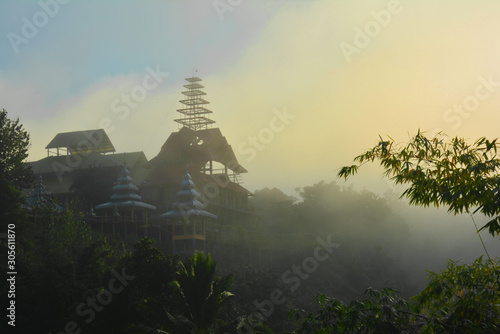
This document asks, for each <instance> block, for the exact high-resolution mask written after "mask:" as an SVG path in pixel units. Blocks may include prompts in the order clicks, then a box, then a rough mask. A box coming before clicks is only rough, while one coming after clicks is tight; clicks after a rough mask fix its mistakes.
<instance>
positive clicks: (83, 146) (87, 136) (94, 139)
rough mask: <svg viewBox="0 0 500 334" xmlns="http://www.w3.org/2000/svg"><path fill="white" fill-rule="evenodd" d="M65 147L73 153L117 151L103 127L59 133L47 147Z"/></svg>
mask: <svg viewBox="0 0 500 334" xmlns="http://www.w3.org/2000/svg"><path fill="white" fill-rule="evenodd" d="M60 147H64V148H66V149H67V150H68V152H70V153H71V154H88V153H90V152H99V153H107V152H115V148H114V146H113V144H112V143H111V140H109V137H108V135H107V134H106V132H105V131H104V130H103V129H97V130H85V131H73V132H63V133H58V134H57V135H56V136H55V137H54V139H52V141H51V142H50V143H49V144H48V145H47V146H46V147H45V148H46V149H50V148H60Z"/></svg>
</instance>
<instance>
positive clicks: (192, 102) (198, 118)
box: [175, 76, 215, 131]
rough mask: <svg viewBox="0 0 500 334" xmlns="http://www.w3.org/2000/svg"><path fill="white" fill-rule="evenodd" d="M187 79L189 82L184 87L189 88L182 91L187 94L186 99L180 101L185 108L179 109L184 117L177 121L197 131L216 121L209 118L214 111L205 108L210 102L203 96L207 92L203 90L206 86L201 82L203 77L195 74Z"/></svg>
mask: <svg viewBox="0 0 500 334" xmlns="http://www.w3.org/2000/svg"><path fill="white" fill-rule="evenodd" d="M186 81H187V82H188V84H187V85H184V87H185V88H187V89H188V90H187V91H184V92H182V94H183V95H184V96H186V99H184V100H180V101H179V102H180V103H182V104H183V105H184V106H185V108H181V109H177V111H178V112H179V113H180V114H181V115H182V117H181V118H178V119H176V120H175V121H176V122H177V123H179V124H181V125H183V126H185V127H187V128H190V129H192V130H195V131H197V130H204V129H207V128H208V126H209V125H212V124H213V123H215V121H213V120H211V119H210V118H208V115H210V114H211V113H212V111H210V110H208V109H207V108H205V105H207V104H208V103H209V102H208V101H207V100H205V99H203V98H202V97H203V96H204V95H207V94H206V93H205V92H203V91H202V90H201V89H202V88H204V86H203V85H202V84H200V81H201V79H200V78H198V77H194V76H193V77H191V78H186Z"/></svg>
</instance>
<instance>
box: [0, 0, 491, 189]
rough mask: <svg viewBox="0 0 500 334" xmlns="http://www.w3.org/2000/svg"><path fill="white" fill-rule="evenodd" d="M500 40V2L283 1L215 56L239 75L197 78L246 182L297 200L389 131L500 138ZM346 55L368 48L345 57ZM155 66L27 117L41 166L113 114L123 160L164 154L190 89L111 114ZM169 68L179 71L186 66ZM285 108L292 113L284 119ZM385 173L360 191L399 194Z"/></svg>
mask: <svg viewBox="0 0 500 334" xmlns="http://www.w3.org/2000/svg"><path fill="white" fill-rule="evenodd" d="M242 6H243V5H242ZM248 6H250V5H248ZM247 9H248V10H250V9H249V8H246V7H241V8H234V11H233V12H231V15H234V16H233V17H228V18H227V20H224V22H222V23H221V22H218V23H217V24H227V25H228V26H224V28H226V29H230V27H231V25H230V24H231V21H230V20H231V19H233V20H237V19H238V17H239V16H242V17H243V16H245V15H247V14H248V13H246V12H245V11H246V10H247ZM251 9H253V11H252V14H253V15H256V14H255V13H258V12H259V10H258V6H254V7H251ZM211 10H213V9H211ZM262 10H263V11H264V9H262ZM266 10H267V9H266ZM391 11H392V13H391ZM387 13H390V15H389V16H387ZM212 14H213V13H212ZM227 14H228V15H229V13H227ZM207 15H208V14H207ZM377 17H378V20H379V21H377V19H376V18H377ZM221 29H222V28H221ZM247 29H252V26H251V24H249V26H248V27H247ZM367 29H368V30H367ZM370 29H371V30H370ZM360 31H361V32H362V34H367V35H365V36H364V37H363V36H360V35H359V32H360ZM498 32H500V1H474V2H473V1H404V0H401V1H359V2H358V1H356V2H354V1H351V2H348V1H309V2H307V3H294V4H293V5H292V4H290V5H286V4H283V5H281V6H280V7H279V9H277V10H275V11H274V12H273V13H272V15H270V16H269V17H268V18H267V19H266V21H265V23H264V24H262V25H261V26H260V30H259V31H258V32H256V33H255V34H254V35H253V36H252V37H251V38H248V40H247V41H246V44H245V45H244V46H243V47H241V52H239V54H238V55H237V56H234V55H227V54H225V53H219V54H217V53H213V54H210V53H207V57H208V56H210V57H215V56H217V58H214V59H213V61H214V63H215V62H217V63H218V64H220V63H224V61H225V59H226V58H225V57H226V56H227V65H226V66H221V67H220V70H217V71H216V72H213V71H211V70H210V68H202V67H200V68H199V73H198V75H199V76H200V77H201V78H202V79H203V84H204V85H205V87H206V88H205V91H206V92H207V94H208V95H207V97H206V99H207V100H208V101H210V103H211V104H210V105H209V108H210V109H211V110H213V111H214V114H213V119H214V120H216V121H217V123H216V125H217V126H219V127H220V129H221V131H222V133H223V134H224V135H225V136H226V138H227V139H228V141H229V143H230V144H231V145H232V146H233V149H234V151H235V152H236V155H237V157H238V159H239V160H240V162H241V164H242V165H243V166H245V167H246V168H247V169H248V170H249V173H248V175H245V178H244V179H245V185H246V186H247V187H248V188H249V189H250V190H255V189H260V188H263V187H265V186H270V187H274V186H276V187H278V188H281V189H283V190H285V191H287V192H289V193H291V192H293V189H294V188H295V187H298V186H305V185H311V184H313V183H316V182H319V181H320V180H325V181H331V180H334V179H336V172H337V171H338V169H339V168H340V167H341V166H342V165H347V164H350V163H351V162H352V158H353V157H354V156H355V155H357V154H359V153H362V152H363V150H365V149H367V148H369V147H371V146H373V145H375V144H376V143H377V139H378V135H379V134H380V135H384V136H385V135H390V136H391V137H392V138H394V139H395V140H397V141H405V140H407V139H408V136H409V135H411V134H414V133H415V132H416V131H417V129H419V128H420V129H422V130H425V131H430V132H433V131H438V130H443V131H444V132H446V133H447V134H449V135H452V136H454V135H459V136H462V137H466V138H470V139H471V140H474V139H477V138H478V137H481V136H487V137H489V138H495V137H497V136H498V133H499V132H498V129H499V124H500V122H499V121H500V112H499V111H500V71H499V66H500V61H499V60H500V57H499V56H500V38H499V37H498ZM370 35H371V36H370ZM185 43H188V42H187V41H186V42H185ZM192 43H195V44H196V43H201V42H200V41H199V40H193V42H192ZM342 43H344V44H342ZM342 45H344V46H345V45H349V47H351V49H349V50H354V49H356V50H357V51H356V52H355V53H352V54H350V55H349V56H348V57H346V55H345V50H343V49H342V47H341V46H342ZM214 47H218V45H217V44H216V45H214ZM227 47H228V48H230V46H227ZM207 48H208V49H210V43H208V46H207ZM96 52H99V51H98V50H96ZM141 52H145V53H147V52H148V50H141ZM172 52H175V50H173V51H172ZM348 58H349V59H348ZM205 60H206V64H209V63H210V60H211V59H205ZM146 66H151V67H155V63H150V64H145V65H144V66H142V67H141V68H139V69H138V70H136V71H134V72H131V73H129V74H121V75H102V76H101V77H100V78H99V80H96V81H95V82H93V84H91V85H89V86H88V87H87V88H86V89H85V90H84V91H82V92H80V93H79V94H76V95H73V96H67V97H66V98H63V99H61V100H60V102H59V103H58V104H57V105H56V108H55V110H51V113H50V116H47V117H43V118H37V119H30V118H28V119H21V121H22V122H23V123H24V124H25V126H26V128H27V129H28V130H29V131H30V132H31V134H32V139H33V145H32V149H31V151H30V159H32V160H35V159H39V158H42V157H44V156H45V154H46V153H45V150H44V147H45V145H46V144H47V143H48V142H49V141H50V140H51V139H52V137H54V136H55V134H56V133H58V132H66V131H74V130H83V129H93V128H98V127H100V126H99V124H100V121H101V120H102V119H103V118H110V119H112V121H113V125H115V127H114V128H113V130H112V131H111V132H110V133H108V134H109V136H110V138H111V140H112V142H113V143H114V145H115V147H116V148H117V151H118V152H131V151H144V152H145V153H146V156H147V157H148V158H149V159H150V158H153V157H154V156H155V155H156V154H157V153H158V151H159V150H160V147H161V145H162V144H163V142H164V141H165V140H166V139H167V138H168V135H169V134H170V133H171V132H172V131H175V130H176V129H177V124H176V123H174V122H173V119H174V118H176V117H177V113H176V112H175V110H176V109H177V108H179V107H180V103H178V100H180V99H181V98H182V95H181V93H180V92H181V90H182V87H181V86H182V85H183V84H184V83H183V81H182V80H180V78H177V77H175V78H167V79H165V82H164V83H162V85H160V86H159V88H158V89H156V90H154V91H152V92H151V93H150V94H149V95H148V97H147V98H146V99H145V100H144V101H141V102H140V103H139V104H138V106H137V108H135V109H133V110H131V111H130V114H129V115H128V116H127V117H125V118H124V119H119V118H118V117H117V114H116V113H113V111H112V108H111V105H112V102H113V100H115V99H116V98H117V96H120V94H121V93H123V92H130V91H131V89H132V88H133V87H134V85H137V83H138V82H139V83H140V82H141V80H142V79H143V78H144V76H145V74H146V73H147V72H146V70H145V68H146ZM162 66H164V67H162V68H164V69H165V71H170V70H171V68H173V67H175V64H165V65H162ZM169 66H171V67H170V68H169ZM207 66H208V65H207ZM66 70H67V71H71V69H66ZM204 73H205V74H207V73H208V75H204ZM190 74H191V73H185V75H184V77H187V76H190ZM2 84H3V86H6V87H8V85H6V83H5V82H0V85H2ZM47 84H48V85H50V81H49V82H48V83H47ZM26 86H29V85H26ZM17 87H20V86H17ZM26 89H27V90H28V91H29V89H28V88H26ZM18 90H20V88H18ZM34 102H36V100H34ZM41 103H43V101H41ZM40 108H41V110H42V111H43V106H42V107H40ZM285 110H286V113H288V115H291V116H289V118H286V119H285V121H283V120H282V119H276V117H278V116H277V113H278V114H280V115H283V114H284V113H285ZM286 113H285V114H286ZM278 118H279V117H278ZM108 132H109V131H108ZM251 137H256V138H257V139H258V142H257V146H255V145H254V146H252V144H251V141H252V140H251ZM252 151H253V152H252ZM251 152H252V153H251ZM380 174H381V169H379V168H366V170H362V171H361V174H360V175H359V176H357V177H356V178H355V180H354V181H352V182H353V183H356V184H357V185H358V186H359V187H366V188H367V189H369V190H374V189H375V188H377V189H381V188H380V187H382V188H383V187H387V186H388V184H387V183H386V182H385V181H383V180H381V177H380ZM338 182H340V183H342V182H343V181H342V180H338Z"/></svg>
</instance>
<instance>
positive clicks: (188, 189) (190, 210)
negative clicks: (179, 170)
mask: <svg viewBox="0 0 500 334" xmlns="http://www.w3.org/2000/svg"><path fill="white" fill-rule="evenodd" d="M200 199H201V195H200V193H199V192H198V191H197V190H196V186H195V184H194V182H193V180H192V179H191V175H189V173H188V172H186V174H185V175H184V177H183V179H182V182H181V189H180V190H179V191H178V192H177V194H176V201H175V202H174V204H173V205H172V207H173V210H171V211H169V212H167V213H164V214H162V215H160V218H175V217H183V218H185V219H186V220H188V219H189V217H191V216H205V217H210V218H214V219H216V218H217V216H216V215H214V214H211V213H210V212H207V211H205V210H203V208H204V207H205V206H204V205H203V203H201V202H200Z"/></svg>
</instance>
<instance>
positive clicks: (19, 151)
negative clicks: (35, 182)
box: [0, 109, 32, 189]
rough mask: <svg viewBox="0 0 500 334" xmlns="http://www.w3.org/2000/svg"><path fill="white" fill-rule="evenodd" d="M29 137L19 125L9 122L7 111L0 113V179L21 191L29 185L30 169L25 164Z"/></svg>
mask: <svg viewBox="0 0 500 334" xmlns="http://www.w3.org/2000/svg"><path fill="white" fill-rule="evenodd" d="M29 140H30V136H29V134H28V132H26V131H25V130H24V128H23V126H22V124H20V123H19V119H17V120H15V121H14V120H11V119H9V117H8V115H7V111H6V110H5V109H2V110H1V111H0V177H1V178H3V179H5V180H7V181H8V182H10V183H12V184H13V185H14V186H15V187H16V188H18V189H21V188H25V187H27V186H29V185H30V183H31V179H32V176H31V169H30V167H29V165H28V164H27V163H26V162H25V160H26V158H27V157H28V148H29V146H30V143H29Z"/></svg>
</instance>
